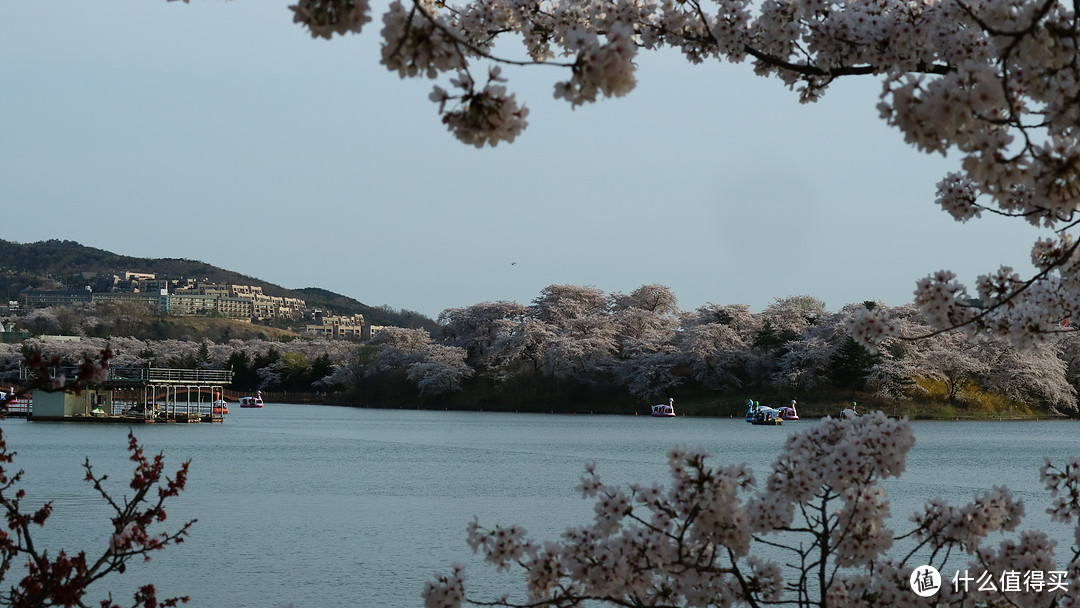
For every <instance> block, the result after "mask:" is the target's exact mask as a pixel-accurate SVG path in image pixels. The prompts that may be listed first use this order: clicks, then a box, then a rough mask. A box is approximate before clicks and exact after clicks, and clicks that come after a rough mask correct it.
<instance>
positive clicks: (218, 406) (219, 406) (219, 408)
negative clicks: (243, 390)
mask: <svg viewBox="0 0 1080 608" xmlns="http://www.w3.org/2000/svg"><path fill="white" fill-rule="evenodd" d="M228 413H229V404H228V403H225V400H224V399H218V400H217V401H215V402H214V415H215V416H224V415H225V414H228Z"/></svg>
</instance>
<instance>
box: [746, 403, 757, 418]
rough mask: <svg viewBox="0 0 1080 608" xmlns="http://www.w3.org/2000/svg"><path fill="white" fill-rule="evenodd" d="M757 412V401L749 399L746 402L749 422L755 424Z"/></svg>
mask: <svg viewBox="0 0 1080 608" xmlns="http://www.w3.org/2000/svg"><path fill="white" fill-rule="evenodd" d="M757 410H758V404H757V401H754V400H753V399H747V400H746V421H747V422H753V421H754V414H756V413H757Z"/></svg>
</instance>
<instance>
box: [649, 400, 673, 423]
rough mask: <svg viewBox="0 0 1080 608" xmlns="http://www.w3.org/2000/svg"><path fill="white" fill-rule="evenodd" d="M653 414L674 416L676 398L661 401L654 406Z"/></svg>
mask: <svg viewBox="0 0 1080 608" xmlns="http://www.w3.org/2000/svg"><path fill="white" fill-rule="evenodd" d="M652 415H653V417H654V418H674V417H675V399H674V398H670V399H668V402H667V403H659V404H657V405H654V406H652Z"/></svg>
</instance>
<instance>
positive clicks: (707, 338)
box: [0, 285, 1080, 412]
mask: <svg viewBox="0 0 1080 608" xmlns="http://www.w3.org/2000/svg"><path fill="white" fill-rule="evenodd" d="M868 307H872V308H875V309H876V308H886V307H884V306H881V305H875V304H873V303H865V302H864V303H857V304H851V305H848V306H845V307H844V308H842V309H840V310H838V311H835V312H830V311H827V310H826V309H825V305H824V303H823V302H821V301H820V300H817V299H815V298H812V297H809V296H797V297H789V298H783V299H777V300H775V301H774V302H773V303H772V304H771V305H770V306H768V307H767V308H766V309H765V310H763V311H761V312H759V313H754V312H751V311H750V309H749V307H747V306H746V305H724V306H721V305H714V304H709V305H706V306H702V307H699V308H697V309H695V310H692V311H684V310H680V309H679V307H678V301H677V299H676V297H675V294H674V293H672V291H671V290H670V289H668V288H667V287H665V286H663V285H644V286H642V287H640V288H638V289H636V290H634V291H633V292H631V293H629V294H622V293H613V294H607V293H605V292H603V291H601V290H600V289H597V288H595V287H584V286H576V285H551V286H548V287H546V288H544V289H543V290H542V291H541V293H540V295H539V296H538V297H537V298H536V299H535V300H533V301H532V302H531V303H529V304H521V303H517V302H482V303H479V304H474V305H472V306H468V307H464V308H453V309H448V310H446V311H444V312H443V313H442V314H441V315H440V316H439V326H440V329H439V331H438V332H436V333H435V334H434V335H433V334H432V333H431V332H428V331H427V330H424V329H404V328H386V329H384V330H382V332H381V333H380V334H379V335H378V336H377V337H376V339H375V340H373V341H372V342H371V343H370V344H366V345H357V344H354V343H347V342H341V341H327V340H294V341H292V342H289V343H287V344H277V343H273V344H272V343H268V342H265V341H261V340H230V341H228V342H225V343H222V344H214V343H212V342H209V341H208V340H203V341H200V342H194V341H184V340H163V341H145V340H138V339H134V338H111V339H109V340H108V341H106V340H105V339H101V338H84V339H82V340H80V341H74V342H53V343H48V344H45V343H33V344H31V346H32V347H33V348H38V349H42V350H45V351H46V352H48V353H50V354H57V355H59V356H61V357H62V358H64V359H67V360H72V361H73V360H78V359H79V358H81V357H82V356H83V355H84V354H85V353H86V352H96V351H97V350H100V349H102V348H104V346H105V345H106V343H108V344H110V345H111V347H112V349H113V350H114V351H115V353H116V354H115V356H114V364H115V365H133V366H147V365H153V366H158V367H208V368H220V369H232V370H233V371H234V373H235V384H236V386H237V387H238V388H241V389H243V390H254V389H257V388H258V389H262V390H289V391H319V392H333V391H339V392H342V391H343V392H350V391H351V392H357V391H363V392H362V393H361V395H360V396H361V398H362V397H363V393H364V392H366V393H368V394H369V395H374V396H379V395H383V394H384V393H382V392H381V391H382V390H383V388H384V387H385V386H389V385H394V386H399V385H400V386H401V387H402V388H401V392H399V393H398V397H399V398H405V399H407V398H411V397H417V396H423V397H431V396H439V395H444V394H447V393H452V392H454V391H458V390H462V389H468V388H470V387H471V386H475V385H476V384H477V383H484V384H485V386H488V387H492V388H491V390H493V391H494V393H495V394H496V395H498V393H499V391H500V390H501V389H507V390H509V387H510V386H512V385H514V383H520V382H522V381H523V380H532V381H534V383H533V384H532V385H530V386H539V385H542V383H543V381H545V380H548V381H557V382H562V383H565V384H569V385H571V386H578V387H587V386H594V387H596V386H599V387H604V388H607V389H615V390H621V391H625V392H626V393H629V394H630V395H632V396H634V397H638V398H652V397H657V396H660V395H665V394H669V393H670V391H672V390H676V389H687V388H696V389H705V390H716V391H737V390H741V389H746V390H748V391H749V390H751V389H760V388H763V387H772V388H778V389H782V390H784V391H786V392H790V393H791V394H792V395H795V396H798V395H799V394H802V393H805V392H806V391H815V390H821V389H830V388H845V389H846V388H850V389H852V390H860V391H871V392H875V393H877V394H879V395H881V396H882V397H886V398H890V399H911V398H915V399H918V398H919V397H920V396H922V394H921V393H920V390H925V389H923V388H922V385H920V384H918V383H917V382H916V380H920V379H922V380H932V381H935V382H936V383H937V385H938V386H944V387H945V390H946V392H947V394H948V398H949V400H950V401H962V400H963V397H964V391H965V390H966V389H967V388H969V387H973V386H974V387H978V388H980V389H983V390H986V391H989V392H992V393H997V394H999V395H1002V396H1004V397H1006V398H1008V399H1011V400H1013V401H1016V402H1019V403H1025V404H1029V405H1036V406H1040V407H1044V408H1046V409H1049V410H1051V411H1057V412H1075V411H1076V410H1077V400H1076V384H1077V382H1080V380H1078V378H1080V341H1078V340H1077V339H1075V338H1074V337H1072V334H1071V333H1066V334H1062V335H1061V336H1059V337H1058V338H1056V339H1053V340H1045V341H1042V342H1041V343H1039V344H1037V345H1033V346H1031V347H1030V348H1019V347H1016V346H1013V345H1011V344H1010V343H1008V342H1005V341H1003V340H996V339H987V340H981V341H974V342H973V341H969V340H967V339H966V338H965V337H964V336H963V335H961V334H958V333H955V332H954V333H938V334H935V333H934V332H933V331H932V328H931V327H930V325H929V324H928V323H927V322H926V321H925V319H924V317H923V315H922V314H921V313H920V312H919V311H918V310H917V309H916V308H915V307H914V306H911V305H909V306H902V307H895V308H890V309H888V310H887V312H888V314H889V315H890V317H891V318H893V319H894V321H893V322H894V323H895V324H897V325H898V326H899V327H900V333H902V334H903V335H906V336H928V337H924V338H922V339H920V340H905V339H901V338H896V337H893V338H890V339H888V340H886V341H885V342H884V343H883V344H882V345H881V347H880V348H879V349H878V352H877V353H874V354H871V353H870V351H868V350H866V348H864V347H863V346H861V345H860V344H858V343H857V342H856V341H855V340H854V339H853V338H852V337H851V336H850V335H849V333H848V332H849V330H848V326H849V325H850V322H851V320H852V319H854V318H856V317H857V316H858V315H859V314H861V313H862V311H865V310H867V309H868ZM22 354H23V350H22V348H21V347H20V346H18V345H0V365H3V366H6V367H0V373H4V374H6V376H7V377H8V378H10V377H11V376H12V374H14V372H15V370H16V368H17V365H18V361H19V360H20V359H21V358H22ZM537 382H539V383H540V384H537Z"/></svg>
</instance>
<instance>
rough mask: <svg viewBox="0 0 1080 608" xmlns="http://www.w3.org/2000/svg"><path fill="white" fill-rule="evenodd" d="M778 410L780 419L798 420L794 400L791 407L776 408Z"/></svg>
mask: <svg viewBox="0 0 1080 608" xmlns="http://www.w3.org/2000/svg"><path fill="white" fill-rule="evenodd" d="M777 409H779V410H780V417H781V418H783V419H784V420H798V419H799V413H798V412H796V411H795V400H794V399H792V400H791V405H785V406H782V407H779V408H777Z"/></svg>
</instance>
